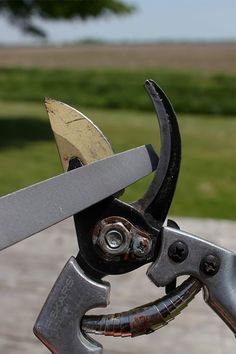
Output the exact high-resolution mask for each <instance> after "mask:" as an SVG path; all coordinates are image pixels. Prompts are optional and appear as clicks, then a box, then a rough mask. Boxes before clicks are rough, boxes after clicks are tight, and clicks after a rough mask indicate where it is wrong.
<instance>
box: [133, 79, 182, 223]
mask: <svg viewBox="0 0 236 354" xmlns="http://www.w3.org/2000/svg"><path fill="white" fill-rule="evenodd" d="M145 89H146V91H147V92H148V94H149V96H150V98H151V100H152V102H153V105H154V108H155V111H156V114H157V118H158V122H159V126H160V137H161V150H160V158H159V163H158V166H157V170H156V173H155V176H154V179H153V181H152V183H151V184H150V186H149V188H148V190H147V191H146V193H145V194H144V196H143V197H142V198H141V199H139V200H137V201H136V202H134V203H133V204H132V205H133V206H134V207H135V208H136V209H138V210H139V211H140V212H141V213H143V214H145V216H146V217H150V216H151V218H152V219H153V220H152V221H154V222H155V224H156V226H157V227H161V226H162V225H163V223H164V221H165V219H166V216H167V213H168V210H169V208H170V205H171V202H172V199H173V195H174V192H175V187H176V183H177V179H178V175H179V168H180V162H181V138H180V133H179V127H178V122H177V118H176V114H175V112H174V109H173V107H172V105H171V103H170V102H169V100H168V98H167V97H166V95H165V93H164V92H163V91H162V89H161V88H160V87H159V86H158V85H157V84H156V83H155V82H154V81H153V80H147V81H146V82H145Z"/></svg>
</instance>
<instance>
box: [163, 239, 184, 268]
mask: <svg viewBox="0 0 236 354" xmlns="http://www.w3.org/2000/svg"><path fill="white" fill-rule="evenodd" d="M168 256H169V257H170V259H172V261H174V262H176V263H181V262H183V261H184V260H185V259H186V258H187V257H188V247H187V245H186V244H185V243H184V242H182V241H175V242H174V243H172V245H170V247H169V250H168Z"/></svg>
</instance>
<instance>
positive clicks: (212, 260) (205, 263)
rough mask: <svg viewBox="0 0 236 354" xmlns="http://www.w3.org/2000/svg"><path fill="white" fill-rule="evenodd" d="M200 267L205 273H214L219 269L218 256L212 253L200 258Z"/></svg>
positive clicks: (211, 274)
mask: <svg viewBox="0 0 236 354" xmlns="http://www.w3.org/2000/svg"><path fill="white" fill-rule="evenodd" d="M200 269H201V271H202V272H203V273H204V274H206V275H210V276H213V275H215V274H216V273H217V272H218V270H219V269H220V260H219V258H218V257H217V256H214V255H213V254H208V255H207V256H206V257H204V258H203V259H202V261H201V263H200Z"/></svg>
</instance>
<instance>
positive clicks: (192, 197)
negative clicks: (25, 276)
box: [0, 2, 236, 219]
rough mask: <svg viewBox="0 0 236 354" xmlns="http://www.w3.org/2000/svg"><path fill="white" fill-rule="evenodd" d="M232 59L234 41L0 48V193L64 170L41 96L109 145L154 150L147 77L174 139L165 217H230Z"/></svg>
mask: <svg viewBox="0 0 236 354" xmlns="http://www.w3.org/2000/svg"><path fill="white" fill-rule="evenodd" d="M9 3H10V4H11V2H9ZM235 58H236V45H235V42H232V43H231V42H228V43H210V42H209V43H204V44H202V43H197V42H195V43H190V42H189V43H171V42H170V43H164V44H163V43H149V44H142V43H135V44H134V43H133V44H132V43H130V44H129V43H125V44H124V43H123V44H121V43H120V44H112V43H96V42H94V43H93V41H88V43H87V44H86V43H77V44H73V45H64V46H55V45H54V46H53V45H51V46H50V45H42V46H40V47H11V48H8V47H4V46H3V47H1V48H0V148H1V149H0V163H1V170H0V195H4V194H6V193H10V192H12V191H14V190H17V189H19V188H22V187H24V186H27V185H29V184H32V183H35V182H37V181H40V180H42V179H45V178H48V177H51V176H53V175H55V174H58V173H60V172H61V171H62V169H61V166H60V162H59V158H58V154H57V150H56V146H55V142H54V140H53V135H52V132H51V130H50V125H49V121H48V117H47V114H46V110H45V108H44V97H51V98H55V99H58V100H60V101H63V102H65V103H68V104H70V105H72V106H74V107H75V108H76V109H78V110H80V111H82V112H83V113H84V114H85V115H87V116H88V117H89V118H90V119H92V120H93V121H94V122H95V124H97V125H98V126H99V128H101V129H102V130H103V131H104V133H105V135H106V136H107V137H108V139H109V140H110V142H111V143H112V145H113V147H114V148H115V150H116V151H123V150H125V149H127V148H131V147H135V146H137V145H141V144H145V143H152V144H153V145H154V147H155V148H156V149H157V150H158V149H159V131H158V125H157V122H156V118H155V113H154V111H153V107H152V104H151V102H150V100H149V98H148V96H147V94H146V93H145V91H144V89H143V83H144V80H145V79H147V78H152V79H153V80H155V81H156V82H157V83H158V84H159V85H160V86H161V87H162V88H163V89H164V91H165V92H166V94H167V95H168V96H169V98H170V100H171V102H172V104H173V106H174V108H175V110H176V112H177V116H178V120H179V125H180V130H181V135H182V143H183V153H182V166H181V173H180V177H179V182H178V185H177V191H176V195H175V198H174V202H173V205H172V208H171V214H172V215H173V214H174V215H181V216H194V217H211V218H225V219H236V158H235V152H236V99H235V98H236V62H235ZM150 178H151V177H149V178H147V179H144V180H143V181H140V182H138V183H137V184H135V185H134V186H132V187H130V188H128V189H127V193H126V195H125V199H126V200H134V199H136V198H138V197H139V196H140V195H141V194H142V193H143V192H144V191H145V188H146V187H147V184H148V183H149V182H150Z"/></svg>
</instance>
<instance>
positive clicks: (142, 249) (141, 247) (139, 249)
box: [133, 236, 151, 258]
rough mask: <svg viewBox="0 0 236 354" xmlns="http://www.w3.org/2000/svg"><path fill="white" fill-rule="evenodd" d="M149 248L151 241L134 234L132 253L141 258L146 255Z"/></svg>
mask: <svg viewBox="0 0 236 354" xmlns="http://www.w3.org/2000/svg"><path fill="white" fill-rule="evenodd" d="M150 250H151V243H150V242H148V241H147V240H146V239H145V238H143V237H141V236H136V238H134V241H133V253H134V254H135V256H136V257H138V258H143V257H146V256H147V255H148V253H149V252H150Z"/></svg>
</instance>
